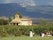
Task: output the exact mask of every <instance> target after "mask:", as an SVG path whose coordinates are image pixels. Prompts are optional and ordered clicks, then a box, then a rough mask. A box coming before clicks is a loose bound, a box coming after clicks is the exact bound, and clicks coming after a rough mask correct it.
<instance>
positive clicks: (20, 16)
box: [14, 12, 22, 18]
mask: <svg viewBox="0 0 53 40" xmlns="http://www.w3.org/2000/svg"><path fill="white" fill-rule="evenodd" d="M17 14H18V15H19V18H22V15H21V13H20V12H16V13H15V14H14V17H15V15H17Z"/></svg>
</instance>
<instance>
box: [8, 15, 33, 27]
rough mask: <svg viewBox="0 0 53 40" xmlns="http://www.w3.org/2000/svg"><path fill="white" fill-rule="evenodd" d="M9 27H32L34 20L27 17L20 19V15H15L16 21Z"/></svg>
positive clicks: (13, 20)
mask: <svg viewBox="0 0 53 40" xmlns="http://www.w3.org/2000/svg"><path fill="white" fill-rule="evenodd" d="M9 25H27V26H28V25H32V20H31V19H30V18H27V17H23V18H20V17H19V15H18V14H16V15H15V17H14V19H12V21H11V22H10V23H9Z"/></svg>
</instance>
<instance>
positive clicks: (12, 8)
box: [0, 3, 53, 19]
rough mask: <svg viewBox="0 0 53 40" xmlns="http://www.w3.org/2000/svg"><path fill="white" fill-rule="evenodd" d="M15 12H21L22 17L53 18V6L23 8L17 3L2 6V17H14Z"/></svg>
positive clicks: (0, 13) (0, 8)
mask: <svg viewBox="0 0 53 40" xmlns="http://www.w3.org/2000/svg"><path fill="white" fill-rule="evenodd" d="M15 12H21V13H22V15H24V16H29V17H32V18H49V19H52V18H53V6H51V5H38V6H34V7H32V6H27V7H21V5H19V4H17V3H9V4H0V16H13V15H14V13H15Z"/></svg>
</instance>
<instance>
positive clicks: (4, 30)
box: [0, 24, 53, 36]
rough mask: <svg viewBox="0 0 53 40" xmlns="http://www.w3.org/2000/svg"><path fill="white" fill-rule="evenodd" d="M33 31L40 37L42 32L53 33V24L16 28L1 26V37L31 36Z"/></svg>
mask: <svg viewBox="0 0 53 40" xmlns="http://www.w3.org/2000/svg"><path fill="white" fill-rule="evenodd" d="M30 31H33V32H34V33H35V34H38V35H40V33H42V32H48V31H49V32H51V31H52V32H53V24H47V25H44V26H42V25H36V26H35V25H32V26H14V25H0V36H8V35H14V36H21V35H26V36H29V32H30Z"/></svg>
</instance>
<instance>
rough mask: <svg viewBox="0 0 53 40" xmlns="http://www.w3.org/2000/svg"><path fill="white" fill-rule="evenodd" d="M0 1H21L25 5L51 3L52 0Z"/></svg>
mask: <svg viewBox="0 0 53 40" xmlns="http://www.w3.org/2000/svg"><path fill="white" fill-rule="evenodd" d="M0 3H21V4H22V3H23V5H24V4H26V5H33V6H34V5H53V0H0Z"/></svg>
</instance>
